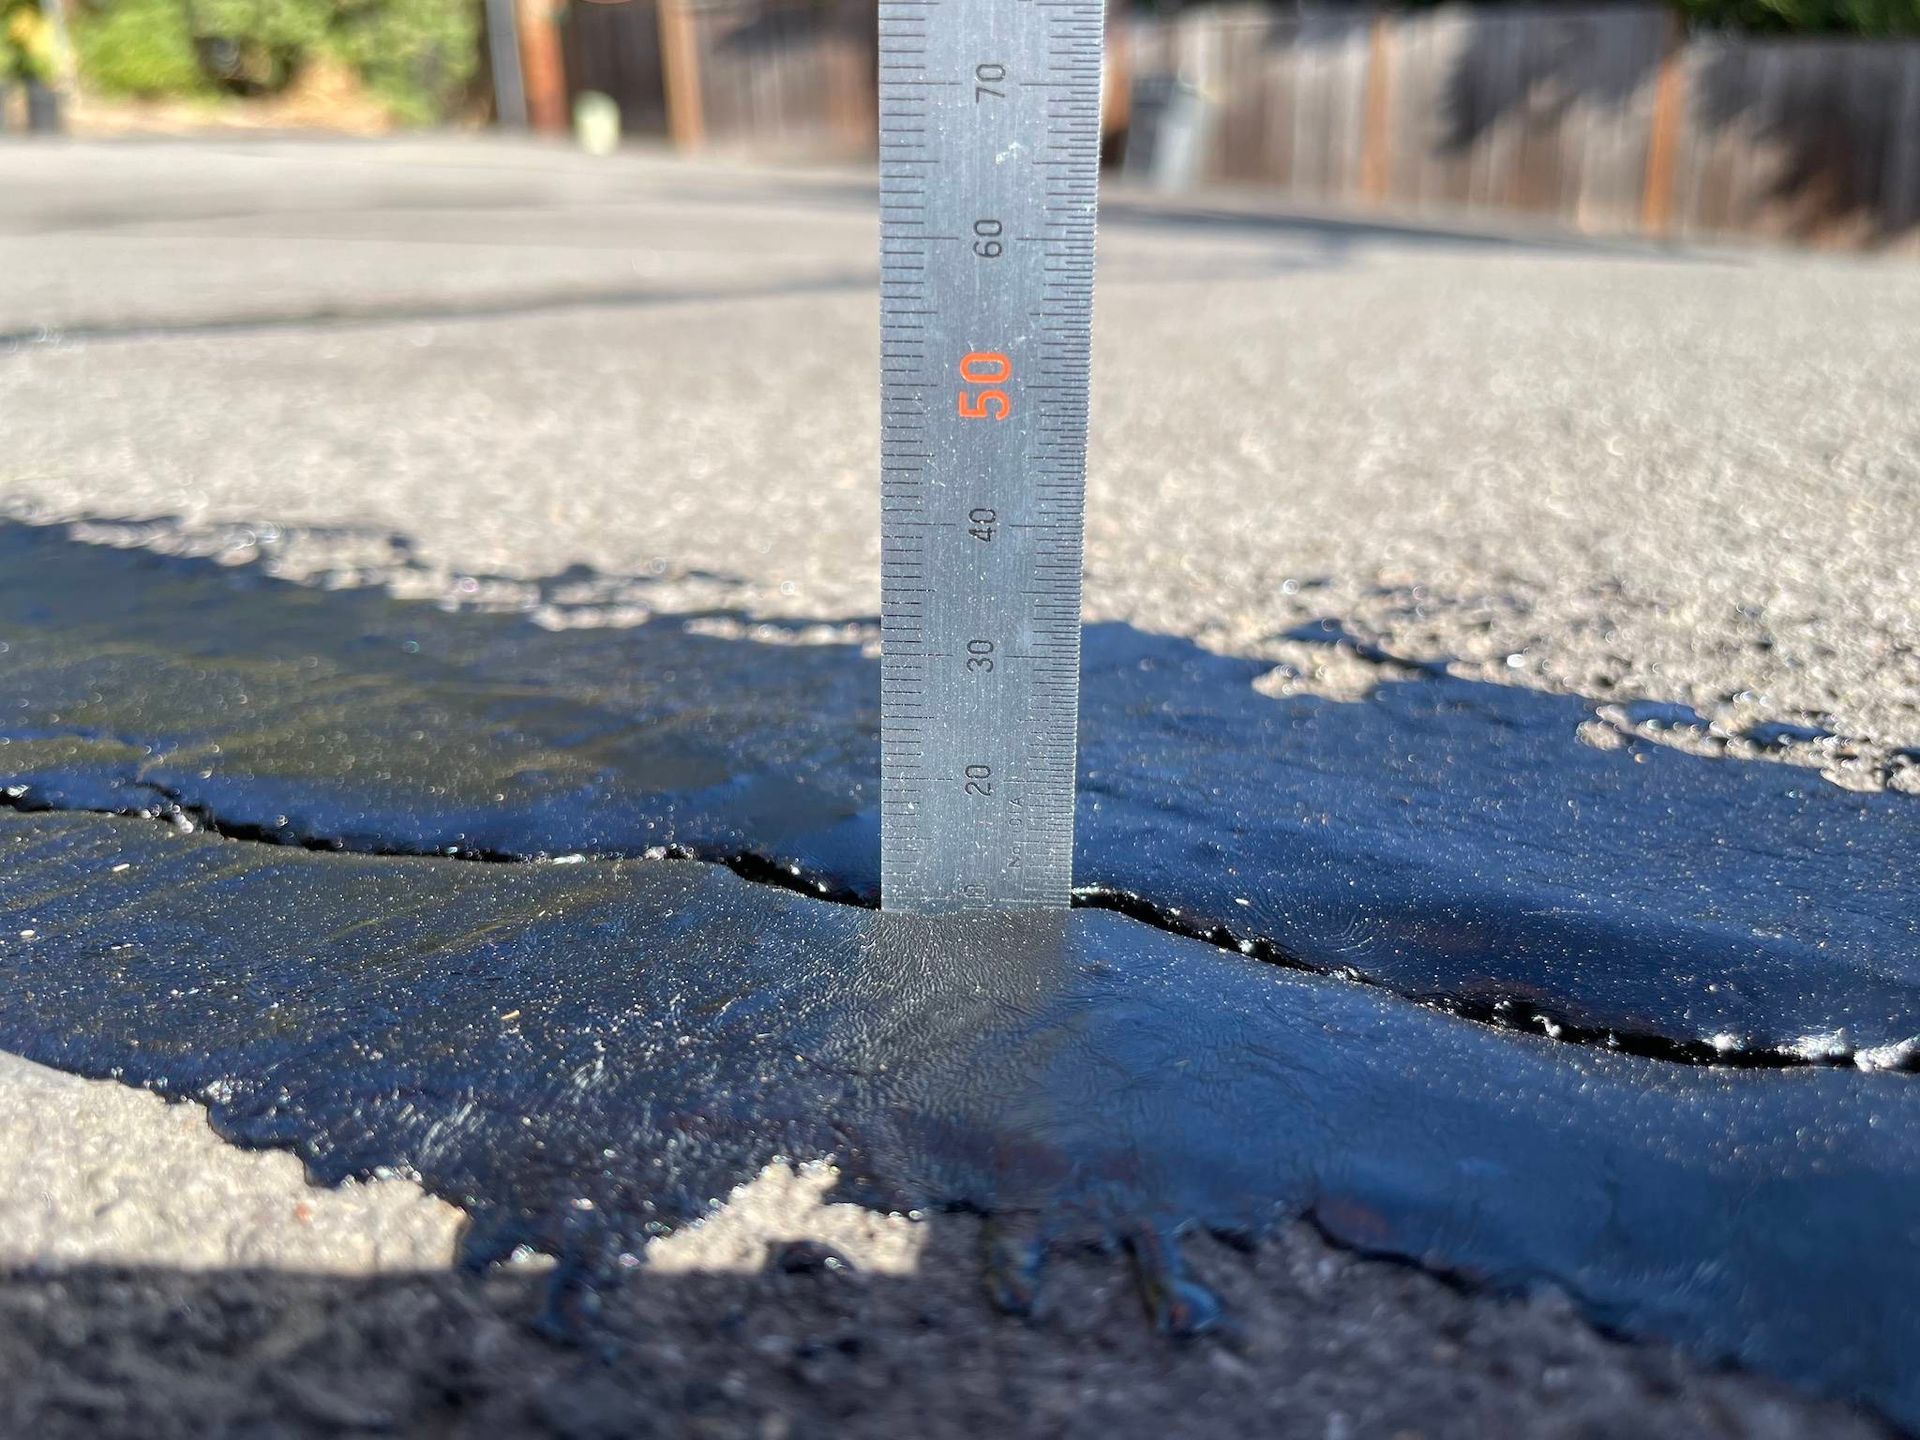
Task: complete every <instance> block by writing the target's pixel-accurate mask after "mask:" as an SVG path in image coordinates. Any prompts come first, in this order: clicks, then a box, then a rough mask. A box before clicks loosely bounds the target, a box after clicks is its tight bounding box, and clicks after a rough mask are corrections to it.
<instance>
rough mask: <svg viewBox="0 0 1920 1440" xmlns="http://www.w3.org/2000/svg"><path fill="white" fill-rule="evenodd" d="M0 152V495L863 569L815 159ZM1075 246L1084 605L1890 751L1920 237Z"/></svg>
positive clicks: (455, 563) (853, 363)
mask: <svg viewBox="0 0 1920 1440" xmlns="http://www.w3.org/2000/svg"><path fill="white" fill-rule="evenodd" d="M0 194H5V195H6V196H7V197H8V198H7V200H6V202H5V204H4V205H0V274H4V275H5V276H6V277H7V278H6V281H5V283H4V284H0V332H3V333H7V334H10V335H12V336H14V337H15V339H14V341H13V342H12V344H11V345H10V346H9V350H8V353H7V354H6V356H5V357H4V360H0V413H3V414H5V416H6V417H7V436H8V441H7V445H6V447H5V448H4V450H0V490H4V494H5V495H6V497H7V498H8V499H9V500H10V502H11V503H13V504H14V505H16V506H19V505H28V506H32V507H35V509H36V512H37V513H42V514H61V515H72V514H82V513H92V514H105V515H111V516H148V515H154V514H171V515H179V516H184V517H186V518H187V519H188V520H190V521H192V522H195V523H203V524H210V525H211V524H219V523H224V522H231V521H249V522H253V521H271V522H277V523H279V524H282V525H285V524H290V523H291V524H309V525H356V526H365V527H371V528H373V529H375V530H381V531H384V530H395V531H399V532H401V533H403V534H405V535H407V536H408V537H409V538H410V539H411V540H412V542H413V543H414V545H415V546H416V554H417V555H418V556H419V557H420V558H422V559H424V560H425V561H426V562H428V563H429V564H431V565H432V566H434V567H437V568H439V569H441V570H443V571H445V572H448V573H454V572H486V573H493V572H504V573H508V574H521V575H535V574H541V573H550V572H552V571H555V570H558V569H561V568H564V567H565V566H566V565H568V564H571V563H574V562H581V561H583V562H587V563H590V564H593V565H597V566H600V567H603V568H605V569H607V570H609V571H612V572H614V573H636V572H643V571H647V570H649V569H653V570H656V571H657V570H660V569H665V570H667V571H669V572H673V571H679V570H700V571H707V572H716V573H719V574H722V575H725V576H728V577H732V578H733V580H735V581H736V582H737V583H736V584H735V585H734V587H733V590H732V592H731V593H732V594H733V596H734V597H735V599H737V601H738V602H739V603H742V604H745V605H748V606H751V607H753V608H756V609H759V610H763V611H767V612H774V613H786V614H795V613H798V614H845V613H861V612H871V611H872V610H873V609H874V608H875V606H876V604H877V574H878V546H877V537H876V533H875V527H874V523H873V518H872V516H873V507H874V494H875V490H874V469H875V463H876V462H875V456H876V442H875V407H876V401H875V398H874V378H873V376H874V365H875V358H874V357H875V352H876V345H877V338H876V302H875V299H874V291H873V277H874V267H873V253H872V252H873V246H874V221H873V217H872V210H871V198H870V191H869V188H868V186H867V184H866V181H865V178H864V177H863V176H862V175H860V174H859V173H857V172H837V173H801V172H765V171H754V170H750V169H744V168H731V169H729V168H722V167H711V168H694V167H690V166H684V165H680V164H676V163H674V162H672V161H671V160H668V159H664V158H660V157H652V156H647V155H631V156H621V157H619V158H617V159H614V160H611V161H606V162H596V161H591V160H588V159H586V158H584V157H580V156H577V155H574V154H572V153H570V152H565V151H555V150H548V149H542V148H538V147H532V146H509V145H499V144H489V143H482V142H478V141H414V142H405V143H400V144H395V145H368V144H352V143H344V142H343V143H336V144H324V145H315V144H308V145H300V144H294V143H289V142H280V143H273V142H259V143H254V144H221V145H218V146H213V147H206V148H199V147H189V146H180V145H156V144H147V145H132V144H129V145H122V146H100V147H82V146H75V147H65V148H60V147H55V148H48V149H38V148H33V147H15V148H13V149H8V150H0ZM1101 265H1102V270H1101V277H1100V299H1099V309H1098V316H1097V325H1098V328H1097V339H1096V357H1095V358H1096V387H1097V388H1096V392H1095V404H1094V441H1093V450H1092V457H1091V467H1092V469H1091V482H1090V483H1091V492H1090V509H1089V516H1088V527H1089V548H1088V562H1087V564H1088V601H1087V603H1088V613H1089V615H1091V616H1093V617H1117V618H1126V619H1131V620H1134V621H1136V622H1138V623H1141V624H1143V625H1148V626H1152V627H1156V628H1162V629H1169V630H1177V631H1182V632H1185V633H1189V634H1193V635H1196V636H1199V637H1201V638H1203V639H1205V640H1207V641H1208V642H1210V643H1214V644H1217V645H1221V646H1224V647H1227V648H1232V649H1237V650H1243V651H1246V650H1252V651H1260V652H1262V653H1268V654H1271V655H1272V656H1273V657H1274V658H1275V659H1296V660H1298V659H1303V658H1304V659H1305V660H1306V661H1307V665H1308V668H1309V669H1310V668H1312V665H1313V664H1315V663H1317V661H1316V659H1315V658H1314V657H1302V656H1301V655H1300V653H1299V651H1298V647H1292V646H1289V645H1288V644H1286V643H1285V642H1282V641H1278V640H1276V639H1275V637H1276V636H1279V635H1282V634H1284V632H1286V631H1287V630H1289V629H1292V628H1294V627H1295V626H1298V625H1299V624H1301V623H1302V622H1304V621H1307V620H1311V619H1315V618H1318V617H1320V616H1323V615H1337V616H1339V617H1341V618H1342V619H1343V620H1344V621H1345V622H1346V623H1348V624H1349V625H1350V626H1351V627H1352V628H1355V629H1357V630H1360V631H1363V632H1371V633H1373V634H1375V635H1377V636H1378V637H1380V638H1381V639H1382V640H1383V641H1384V642H1385V643H1386V644H1388V645H1389V646H1390V647H1392V648H1395V649H1397V650H1400V651H1403V652H1406V653H1408V654H1413V655H1418V656H1421V657H1428V658H1431V657H1438V656H1446V657H1453V658H1454V659H1455V660H1456V661H1457V663H1458V664H1459V665H1460V666H1461V668H1463V669H1466V670H1470V671H1472V672H1473V673H1476V674H1483V675H1488V676H1490V677H1492V678H1495V679H1499V680H1503V681H1508V682H1512V683H1518V684H1532V685H1540V686H1544V687H1547V688H1551V689H1560V690H1570V691H1574V692H1578V693H1582V694H1586V695H1590V696H1593V697H1595V698H1596V699H1598V700H1608V699H1616V698H1623V697H1624V698H1636V697H1651V698H1658V699H1667V700H1679V701H1686V702H1689V703H1692V704H1694V705H1696V706H1697V707H1699V708H1700V710H1701V711H1702V712H1703V713H1704V714H1706V715H1707V716H1709V717H1710V718H1712V719H1714V720H1715V721H1717V722H1719V723H1720V724H1721V725H1722V726H1723V727H1724V728H1726V729H1727V730H1729V731H1733V730H1738V729H1741V728H1743V727H1745V726H1747V725H1750V724H1752V723H1754V722H1756V721H1760V720H1768V719H1775V720H1786V721H1790V722H1800V723H1817V724H1822V725H1825V726H1826V727H1827V728H1830V729H1832V730H1835V731H1837V732H1839V733H1840V735H1841V736H1843V737H1845V738H1846V739H1847V740H1849V741H1854V742H1858V744H1857V746H1856V747H1855V748H1856V749H1857V750H1858V751H1859V754H1860V758H1859V759H1858V760H1856V761H1853V762H1849V761H1848V760H1847V759H1846V758H1845V754H1844V753H1841V754H1836V753H1834V751H1833V748H1832V747H1829V748H1828V749H1827V750H1826V751H1821V752H1813V753H1809V754H1805V755H1801V756H1798V757H1795V758H1802V759H1805V760H1808V761H1809V762H1811V763H1815V764H1818V765H1820V766H1822V767H1823V768H1826V769H1828V770H1829V771H1830V772H1831V773H1832V774H1833V775H1834V776H1835V778H1837V779H1840V780H1842V781H1843V782H1844V783H1849V784H1854V785H1859V786H1863V787H1872V786H1877V785H1879V784H1881V783H1883V782H1884V781H1885V780H1886V779H1887V778H1888V777H1889V776H1890V775H1891V776H1892V778H1894V779H1895V781H1896V782H1897V783H1908V784H1912V783H1920V781H1916V778H1915V777H1914V775H1913V774H1912V773H1911V770H1910V768H1909V769H1907V770H1905V771H1903V770H1902V767H1901V765H1900V763H1899V761H1898V757H1897V756H1896V755H1895V752H1896V751H1897V750H1899V749H1900V748H1901V747H1903V746H1906V745H1909V744H1911V743H1913V741H1914V740H1915V738H1916V736H1920V723H1916V714H1917V713H1920V709H1917V707H1920V619H1916V613H1917V612H1916V609H1915V607H1914V605H1913V604H1912V599H1911V597H1912V595H1913V592H1914V587H1915V582H1916V579H1920V536H1917V534H1916V531H1917V529H1920V527H1916V524H1915V516H1916V511H1917V510H1920V499H1917V496H1916V491H1917V490H1920V422H1917V421H1916V412H1915V407H1914V405H1913V403H1912V396H1913V395H1914V394H1915V393H1920V383H1917V382H1920V348H1917V347H1915V346H1914V345H1913V344H1912V338H1911V337H1912V335H1913V334H1914V333H1915V330H1916V326H1917V325H1920V268H1916V267H1914V266H1913V265H1912V264H1910V263H1902V262H1897V261H1874V260H1859V259H1843V258H1836V257H1819V256H1798V255H1788V254H1783V253H1768V252H1752V253H1744V254H1742V253H1721V254H1696V253H1690V252H1689V253H1672V254H1667V253H1661V252H1659V251H1656V250H1652V249H1649V248H1647V247H1644V246H1626V245H1619V244H1601V243H1591V244H1590V243H1585V242H1581V241H1577V240H1574V241H1564V240H1553V239H1551V238H1545V237H1533V238H1527V237H1524V236H1523V237H1520V238H1518V239H1515V238H1511V237H1475V236H1472V235H1445V234H1429V233H1421V232H1417V231H1408V230H1403V229H1397V228H1394V227H1372V226H1368V225H1364V224H1341V223H1337V222H1326V221H1313V220H1303V219H1301V218H1299V217H1293V218H1288V217H1284V216H1274V215H1266V214H1261V213H1259V212H1258V211H1257V210H1256V209H1254V208H1252V207H1251V206H1250V205H1249V204H1248V203H1246V202H1245V201H1244V198H1240V199H1230V200H1227V201H1224V202H1222V203H1220V204H1214V205H1209V206H1199V207H1196V206H1184V207H1167V206H1161V205H1156V204H1152V203H1149V202H1147V201H1145V200H1142V199H1139V198H1137V197H1128V196H1125V195H1115V196H1113V197H1111V198H1110V201H1109V204H1108V207H1107V212H1106V215H1105V218H1104V223H1103V233H1102V253H1101ZM328 316H355V317H361V318H360V319H359V320H358V321H356V322H354V323H328V322H327V321H326V320H325V319H324V318H321V317H328ZM152 327H159V328H158V329H157V330H154V329H153V328H152ZM118 332H131V333H125V334H121V333H118ZM316 563H320V562H319V561H316ZM1308 683H1312V681H1311V679H1309V681H1308Z"/></svg>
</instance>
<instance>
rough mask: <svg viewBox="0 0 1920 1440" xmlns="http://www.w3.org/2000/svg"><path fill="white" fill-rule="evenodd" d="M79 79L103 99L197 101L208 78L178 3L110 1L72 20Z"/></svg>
mask: <svg viewBox="0 0 1920 1440" xmlns="http://www.w3.org/2000/svg"><path fill="white" fill-rule="evenodd" d="M73 48H74V53H75V55H76V56H77V57H78V59H79V63H80V73H81V74H82V75H83V76H85V77H86V80H87V82H88V83H89V84H90V85H92V86H93V87H94V88H95V89H97V90H100V91H103V92H104V93H106V94H108V95H121V96H131V97H134V98H137V99H152V98H157V97H159V96H164V95H198V94H201V93H203V92H204V91H206V89H207V88H208V86H207V78H206V76H205V74H204V73H203V72H202V71H201V69H200V60H199V57H198V56H197V55H195V54H194V50H193V35H192V32H191V31H189V30H188V28H187V12H186V7H185V4H184V3H183V0H113V3H112V4H111V5H106V6H102V7H99V8H95V7H92V6H89V7H87V8H84V9H82V10H80V12H79V13H78V14H76V15H75V16H74V24H73Z"/></svg>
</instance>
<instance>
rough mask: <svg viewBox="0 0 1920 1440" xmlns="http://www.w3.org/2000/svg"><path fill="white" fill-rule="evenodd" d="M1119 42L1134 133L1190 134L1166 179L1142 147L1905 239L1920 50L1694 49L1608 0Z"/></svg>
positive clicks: (1918, 189)
mask: <svg viewBox="0 0 1920 1440" xmlns="http://www.w3.org/2000/svg"><path fill="white" fill-rule="evenodd" d="M1117 43H1119V44H1124V45H1127V46H1128V47H1129V54H1128V56H1127V61H1126V64H1127V69H1128V71H1129V73H1130V74H1131V77H1132V85H1133V88H1134V93H1135V97H1136V100H1135V106H1134V113H1135V126H1136V129H1137V130H1141V131H1151V129H1152V127H1153V123H1154V119H1155V116H1156V113H1157V115H1158V117H1159V118H1160V120H1161V123H1162V124H1166V123H1167V122H1168V121H1169V120H1171V122H1172V123H1173V124H1174V125H1176V126H1179V125H1184V126H1185V127H1187V128H1189V129H1193V130H1197V132H1198V138H1197V141H1196V142H1195V143H1193V144H1192V145H1190V146H1187V147H1182V148H1181V150H1180V153H1181V154H1182V156H1183V157H1190V160H1189V163H1187V164H1185V165H1181V166H1167V165H1158V164H1156V163H1155V160H1154V155H1153V152H1154V151H1155V150H1156V149H1157V148H1160V147H1156V146H1155V145H1154V144H1153V143H1151V142H1152V140H1153V139H1154V138H1156V137H1152V136H1151V135H1149V134H1142V135H1140V136H1138V137H1136V142H1135V157H1134V165H1133V168H1134V169H1135V170H1136V171H1140V172H1142V173H1144V174H1146V175H1148V176H1150V177H1152V178H1154V179H1156V180H1158V181H1159V182H1161V183H1165V184H1169V185H1174V186H1178V185H1182V184H1186V183H1204V182H1206V181H1230V182H1257V183H1263V184H1270V185H1272V186H1274V187H1276V188H1278V189H1280V190H1282V191H1283V192H1285V193H1287V194H1289V195H1292V196H1297V197H1299V198H1302V199H1308V200H1313V201H1318V202H1327V203H1332V204H1337V205H1386V206H1390V207H1392V208H1394V209H1397V210H1428V211H1432V210H1445V211H1450V212H1456V213H1462V212H1464V213H1473V212H1476V211H1480V212H1484V211H1513V210H1518V211H1524V212H1528V213H1531V214H1536V215H1543V216H1550V217H1553V218H1555V219H1558V220H1561V221H1564V222H1567V223H1569V224H1572V225H1576V226H1579V227H1581V228H1584V229H1589V230H1604V231H1630V230H1642V231H1650V232H1654V233H1674V234H1683V235H1712V234H1729V233H1741V234H1751V235H1764V236H1771V237H1779V238H1793V239H1797V240H1803V241H1810V242H1814V243H1821V244H1838V245H1857V244H1900V243H1904V244H1907V245H1913V244H1915V243H1916V241H1920V42H1889V41H1829V40H1818V41H1816V40H1803V39H1792V40H1759V39H1750V38H1744V37H1742V38H1733V37H1701V38H1694V39H1687V38H1685V37H1684V36H1683V35H1682V34H1681V32H1680V29H1679V27H1678V26H1677V25H1676V24H1675V22H1674V21H1673V19H1672V18H1671V16H1670V14H1669V12H1667V11H1666V10H1665V9H1664V8H1661V7H1658V6H1652V5H1649V6H1645V7H1639V6H1625V5H1609V6H1595V7H1592V8H1579V7H1573V6H1538V7H1535V6H1483V7H1465V6H1443V7H1441V8H1438V9H1433V10H1419V11H1405V12H1393V11H1382V12H1378V13H1371V14H1370V13H1366V12H1361V11H1354V10H1346V9H1342V10H1328V11H1321V12H1315V11H1311V10H1309V11H1305V12H1301V13H1294V14H1276V13H1274V12H1273V11H1271V10H1266V9H1257V10H1256V9H1251V8H1248V9H1232V10H1226V9H1208V10H1195V11H1187V12H1185V13H1183V14H1180V15H1178V16H1174V17H1171V18H1168V19H1152V18H1142V19H1137V20H1135V21H1133V22H1132V23H1131V24H1130V25H1128V26H1127V27H1126V29H1125V31H1124V32H1123V33H1122V35H1121V36H1120V37H1119V38H1118V41H1117ZM1176 94H1178V95H1180V96H1182V97H1184V100H1183V102H1182V103H1174V102H1173V101H1172V100H1171V99H1170V98H1169V97H1171V96H1173V95H1176ZM1143 97H1146V98H1148V99H1149V104H1148V105H1147V106H1145V107H1143V106H1142V104H1141V99H1142V98H1143ZM1143 108H1144V112H1145V113H1143ZM1143 142H1144V143H1143ZM1163 144H1164V142H1163ZM1141 151H1145V152H1147V155H1146V159H1145V160H1144V161H1143V160H1142V159H1141V158H1140V152H1141Z"/></svg>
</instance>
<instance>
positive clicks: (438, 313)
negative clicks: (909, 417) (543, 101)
mask: <svg viewBox="0 0 1920 1440" xmlns="http://www.w3.org/2000/svg"><path fill="white" fill-rule="evenodd" d="M876 279H877V275H876V274H875V273H873V272H868V273H855V272H846V271H842V272H838V273H832V274H827V275H801V276H789V277H786V278H783V279H780V280H775V281H770V282H768V283H766V284H764V285H737V286H725V285H715V286H706V287H690V288H686V289H679V290H666V289H644V288H635V287H633V286H615V287H609V288H592V289H578V290H566V291H549V292H547V293H544V294H532V295H516V296H504V297H498V298H494V299H488V300H474V299H467V300H460V299H449V300H447V301H446V302H444V303H442V304H421V303H411V304H405V305H392V304H380V303H378V302H364V303H356V304H338V303H335V304H317V305H314V306H311V307H309V308H307V309H303V310H296V311H285V312H281V313H278V314H259V315H232V316H227V317H223V318H217V319H195V320H154V321H150V322H134V323H131V324H128V323H117V324H86V323H84V322H83V323H78V324H61V325H35V326H28V327H26V328H16V329H13V330H0V357H4V356H6V355H8V354H11V353H18V352H20V351H25V350H31V349H37V348H43V347H59V346H62V345H79V344H99V343H122V342H127V341H134V340H185V339H193V338H196V337H203V336H225V335H261V334H280V333H285V332H289V331H302V330H316V329H349V328H353V329H363V328H370V327H375V326H383V325H413V324H427V323H433V324H442V323H458V322H465V321H485V320H506V319H512V318H514V317H516V316H522V315H555V314H564V313H566V312H569V311H577V310H635V309H654V308H659V307H664V306H675V305H704V304H711V303H726V302H732V301H738V300H776V299H783V298H787V297H798V296H808V295H837V294H847V293H853V292H859V291H865V290H871V289H872V288H873V286H874V284H875V283H876Z"/></svg>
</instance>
